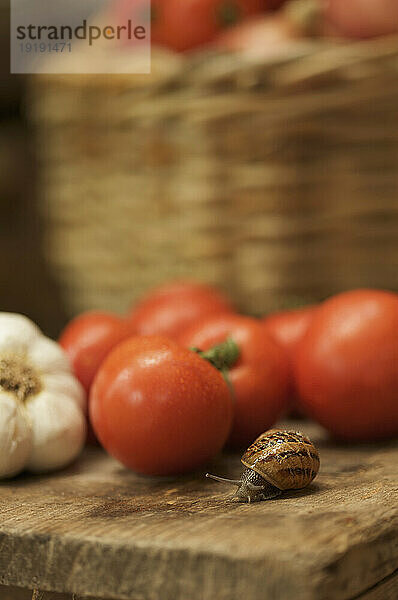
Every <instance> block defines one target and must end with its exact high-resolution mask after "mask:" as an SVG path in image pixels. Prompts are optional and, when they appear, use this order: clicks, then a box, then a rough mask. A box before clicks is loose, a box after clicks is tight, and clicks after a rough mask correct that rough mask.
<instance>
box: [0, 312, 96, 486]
mask: <svg viewBox="0 0 398 600" xmlns="http://www.w3.org/2000/svg"><path fill="white" fill-rule="evenodd" d="M85 412H86V401H85V395H84V391H83V388H82V387H81V385H80V383H79V382H78V381H77V379H76V378H75V377H74V375H73V374H72V371H71V368H70V365H69V361H68V358H67V357H66V355H65V354H64V352H63V350H62V349H61V348H60V346H59V345H58V344H57V343H56V342H53V341H52V340H50V339H48V338H46V337H45V336H44V335H43V334H42V333H41V331H40V329H39V328H38V327H37V326H36V325H35V324H34V323H32V321H30V320H29V319H28V318H27V317H24V316H22V315H17V314H10V313H0V478H4V477H11V476H13V475H16V474H17V473H19V472H21V471H23V470H24V469H28V470H30V471H34V472H45V471H51V470H54V469H58V468H61V467H64V466H66V465H67V464H68V463H69V462H71V461H72V460H73V459H74V458H76V456H77V455H78V454H79V452H80V451H81V449H82V447H83V444H84V441H85V436H86V419H85Z"/></svg>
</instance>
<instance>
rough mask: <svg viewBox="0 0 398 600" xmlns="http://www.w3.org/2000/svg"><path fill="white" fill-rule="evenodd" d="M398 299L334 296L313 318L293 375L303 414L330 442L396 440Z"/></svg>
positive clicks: (379, 294)
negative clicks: (329, 435) (335, 439)
mask: <svg viewBox="0 0 398 600" xmlns="http://www.w3.org/2000/svg"><path fill="white" fill-rule="evenodd" d="M397 365H398V296H397V295H396V294H392V293H389V292H383V291H377V290H357V291H351V292H345V293H343V294H339V295H337V296H335V297H333V298H331V299H330V300H328V301H327V302H325V303H324V304H322V305H321V306H320V307H319V308H318V309H317V310H316V312H315V313H314V316H313V320H312V322H311V325H310V327H309V329H308V331H307V333H306V335H305V336H304V338H303V340H302V341H301V343H300V344H299V346H298V348H297V352H296V356H295V372H296V381H297V385H298V389H299V392H300V399H301V402H302V405H303V407H304V409H305V410H306V411H307V412H308V413H309V414H310V415H312V416H313V417H314V418H315V419H316V420H317V421H319V423H321V424H322V425H323V426H324V427H325V428H326V429H328V430H329V431H330V432H331V433H332V434H333V435H334V436H336V437H338V438H341V439H344V440H374V439H381V438H386V437H390V436H394V435H397V434H398V368H397Z"/></svg>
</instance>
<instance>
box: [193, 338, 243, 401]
mask: <svg viewBox="0 0 398 600" xmlns="http://www.w3.org/2000/svg"><path fill="white" fill-rule="evenodd" d="M191 350H192V351H193V352H196V354H199V356H201V357H202V358H204V360H207V361H208V362H209V363H210V364H211V365H213V367H215V368H216V369H217V370H218V371H220V372H221V375H222V376H223V377H224V379H225V382H226V383H227V385H228V387H229V389H230V391H231V394H232V396H233V397H235V391H234V388H233V385H232V383H231V380H230V378H229V369H230V368H231V367H233V366H234V364H235V363H236V362H237V360H238V359H239V356H240V350H239V346H238V344H237V343H236V342H235V341H234V340H233V339H232V338H227V339H226V340H225V342H222V343H221V344H217V346H213V348H210V350H206V351H205V352H203V351H202V350H200V349H199V348H191Z"/></svg>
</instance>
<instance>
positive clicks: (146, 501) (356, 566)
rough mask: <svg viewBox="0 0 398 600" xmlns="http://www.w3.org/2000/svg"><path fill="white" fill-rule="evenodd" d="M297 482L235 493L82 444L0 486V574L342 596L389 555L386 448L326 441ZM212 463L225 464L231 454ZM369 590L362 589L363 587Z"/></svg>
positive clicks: (218, 591) (224, 597)
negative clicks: (272, 494)
mask: <svg viewBox="0 0 398 600" xmlns="http://www.w3.org/2000/svg"><path fill="white" fill-rule="evenodd" d="M301 429H302V430H304V431H306V432H307V433H308V434H309V435H310V436H311V437H312V438H313V439H314V441H316V443H317V445H318V447H319V450H320V453H321V472H320V475H319V477H318V478H317V480H316V481H315V482H314V484H313V485H312V486H311V488H309V489H307V490H302V491H297V492H287V493H286V494H285V495H284V497H282V498H280V499H276V500H272V501H269V502H264V503H258V504H252V505H240V504H234V503H231V502H230V501H229V493H230V492H229V490H228V489H227V488H225V487H223V486H222V484H218V483H214V482H210V481H208V480H206V479H204V477H203V473H197V474H195V475H190V476H187V477H183V478H168V479H150V478H144V477H138V476H136V475H134V474H133V473H131V472H129V471H127V470H126V469H124V468H123V467H121V466H120V465H119V464H118V463H116V462H115V461H114V460H113V459H111V458H109V457H107V456H106V455H105V454H104V453H103V452H102V451H101V450H98V449H90V450H87V451H86V452H85V454H84V455H83V456H82V458H81V459H80V460H79V461H78V462H77V463H76V464H75V465H73V466H72V467H70V468H69V469H67V470H65V471H63V472H61V473H56V474H53V475H48V476H44V477H34V476H22V477H19V478H18V479H16V480H14V481H10V482H3V483H2V484H1V486H0V584H1V583H2V584H6V585H16V586H20V587H27V588H35V587H36V588H40V589H42V590H47V591H55V592H76V593H78V594H80V595H88V596H93V597H99V598H110V599H113V598H115V599H118V600H119V599H122V600H187V599H189V600H242V598H244V599H245V600H262V599H264V600H266V599H268V600H270V599H273V598H277V599H278V600H285V599H287V598H289V599H290V598H292V597H294V598H295V600H319V599H320V598H322V600H350V599H352V598H354V597H355V596H359V595H360V594H363V593H364V592H365V591H366V590H368V589H369V588H371V587H372V586H375V585H376V584H377V583H379V582H380V581H381V580H382V579H383V578H385V577H387V576H389V575H391V573H393V571H394V569H396V567H397V564H398V508H397V491H398V485H397V482H398V460H397V458H398V449H397V445H396V444H394V443H389V444H383V445H367V446H366V445H362V446H355V447H348V446H336V445H333V444H332V443H331V442H329V441H328V440H327V439H325V438H324V437H323V434H322V432H321V431H320V430H319V429H318V428H316V427H315V426H312V425H303V426H301ZM211 469H212V471H213V472H217V473H220V474H224V475H226V476H236V475H237V474H238V473H239V471H240V462H239V457H238V456H236V455H223V456H221V457H220V458H219V459H217V460H216V461H214V463H213V464H212V465H211ZM372 600H373V599H372Z"/></svg>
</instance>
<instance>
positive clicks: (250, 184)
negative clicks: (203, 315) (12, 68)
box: [0, 0, 398, 335]
mask: <svg viewBox="0 0 398 600" xmlns="http://www.w3.org/2000/svg"><path fill="white" fill-rule="evenodd" d="M191 4H192V3H191V2H186V3H184V8H182V5H181V3H176V2H175V0H154V2H153V9H154V15H156V18H154V22H153V32H152V34H153V36H152V39H153V53H152V73H151V75H139V76H138V75H137V76H134V75H131V76H125V75H120V76H117V75H112V76H106V75H98V76H95V75H90V76H85V75H73V76H67V75H62V76H61V75H59V76H57V75H51V76H45V75H40V76H39V75H35V76H26V77H25V76H19V75H18V76H17V75H10V74H9V37H8V35H9V2H7V1H5V0H0V10H1V29H2V31H1V38H0V39H1V44H2V48H1V50H2V52H1V54H0V56H1V57H2V58H1V61H2V73H3V75H2V82H1V93H0V112H1V131H0V198H1V202H2V211H1V221H0V227H1V236H0V245H1V247H0V285H1V309H2V310H7V311H17V312H23V313H25V314H27V315H29V316H30V317H31V318H32V319H34V320H35V321H37V322H38V323H39V324H40V325H41V327H42V328H43V329H44V330H45V332H46V333H48V334H51V335H57V334H58V332H59V331H60V329H61V328H62V327H63V325H64V324H65V322H66V321H67V319H68V318H70V317H71V316H73V315H75V314H76V313H78V312H80V311H82V310H88V309H94V308H100V309H107V310H115V311H117V312H125V311H126V310H127V309H128V307H129V306H130V304H131V302H132V301H133V300H134V299H136V298H138V297H140V296H141V295H142V294H143V293H144V292H145V291H146V290H147V289H148V288H149V287H151V286H153V285H155V284H158V283H161V282H163V281H166V280H169V279H175V278H180V277H182V278H189V279H198V280H200V281H206V282H209V283H213V284H217V285H219V286H220V287H221V288H223V289H225V290H226V291H227V292H229V294H230V295H232V297H233V298H234V299H235V301H236V302H237V304H238V305H239V306H240V307H241V308H242V309H243V310H245V311H247V312H248V313H251V314H255V315H260V314H263V313H265V312H267V311H270V310H274V309H277V308H285V307H290V306H298V305H300V304H305V303H307V302H313V301H316V300H321V299H323V298H325V297H327V296H328V295H330V294H333V293H336V292H338V291H341V290H345V289H350V288H354V287H362V286H364V287H381V288H388V289H393V290H398V204H397V199H398V109H397V107H398V37H397V32H398V7H397V3H396V2H395V0H377V2H376V0H352V2H351V3H347V2H343V1H342V0H331V1H330V2H329V3H325V2H323V0H292V1H291V2H283V0H278V1H275V0H273V1H272V2H271V1H270V0H251V1H248V0H247V1H246V0H236V1H231V2H225V1H224V2H220V1H219V0H218V2H217V1H216V0H215V1H214V3H213V6H212V11H213V12H212V13H211V14H210V13H208V12H206V11H208V6H209V4H210V5H211V3H209V2H207V3H203V5H204V4H206V7H207V8H206V9H204V8H203V9H201V10H199V12H197V13H195V15H194V16H193V14H192V13H191V14H190V13H189V10H190V5H191ZM196 4H198V2H197V3H196ZM199 4H200V2H199ZM347 5H349V7H347ZM221 9H222V10H221ZM227 9H228V10H227ZM110 10H111V11H114V13H113V14H114V15H117V17H118V18H120V19H125V18H128V16H129V10H130V9H129V2H128V1H126V0H115V1H114V2H113V3H111V8H110ZM215 15H216V16H217V18H216V17H215ZM227 25H228V27H227ZM128 52H129V48H128V47H121V48H120V53H121V57H123V58H122V59H123V60H128ZM90 60H93V61H95V60H96V57H95V53H94V54H93V56H92V57H91V58H90Z"/></svg>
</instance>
